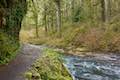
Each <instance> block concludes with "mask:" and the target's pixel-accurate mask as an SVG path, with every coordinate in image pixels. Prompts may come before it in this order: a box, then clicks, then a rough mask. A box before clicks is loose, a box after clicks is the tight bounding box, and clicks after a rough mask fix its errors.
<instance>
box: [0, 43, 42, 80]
mask: <svg viewBox="0 0 120 80" xmlns="http://www.w3.org/2000/svg"><path fill="white" fill-rule="evenodd" d="M42 50H43V47H41V46H34V45H30V44H24V45H23V47H22V48H21V50H20V53H19V54H18V55H17V56H16V58H15V59H14V60H12V61H11V62H10V63H9V64H7V65H2V66H0V80H24V77H23V75H24V74H23V73H24V72H25V71H26V70H28V69H29V68H30V66H31V65H32V64H33V63H34V62H35V61H36V59H38V58H40V56H41V54H42Z"/></svg>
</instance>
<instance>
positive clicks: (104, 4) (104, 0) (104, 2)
mask: <svg viewBox="0 0 120 80" xmlns="http://www.w3.org/2000/svg"><path fill="white" fill-rule="evenodd" d="M109 5H110V4H109V0H101V8H102V21H103V22H108V21H109V17H110V16H109V15H110V14H109Z"/></svg>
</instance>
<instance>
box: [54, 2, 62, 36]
mask: <svg viewBox="0 0 120 80" xmlns="http://www.w3.org/2000/svg"><path fill="white" fill-rule="evenodd" d="M55 3H56V9H57V11H56V17H57V32H58V34H59V35H61V6H60V5H61V4H60V0H56V2H55Z"/></svg>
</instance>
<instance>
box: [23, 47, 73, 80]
mask: <svg viewBox="0 0 120 80" xmlns="http://www.w3.org/2000/svg"><path fill="white" fill-rule="evenodd" d="M25 77H26V80H72V77H71V75H70V74H69V72H68V71H67V69H66V68H65V66H64V65H63V64H62V60H61V55H60V54H59V53H57V52H55V51H53V50H51V49H45V51H44V53H43V56H42V58H40V59H38V60H37V61H36V62H35V63H34V64H33V65H32V67H31V68H30V69H29V71H28V72H26V73H25Z"/></svg>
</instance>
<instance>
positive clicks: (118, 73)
mask: <svg viewBox="0 0 120 80" xmlns="http://www.w3.org/2000/svg"><path fill="white" fill-rule="evenodd" d="M64 61H65V62H64V64H65V66H66V67H67V68H68V70H69V71H70V73H71V74H72V75H73V77H74V80H120V54H92V55H86V56H81V57H78V56H72V55H66V56H64Z"/></svg>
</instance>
